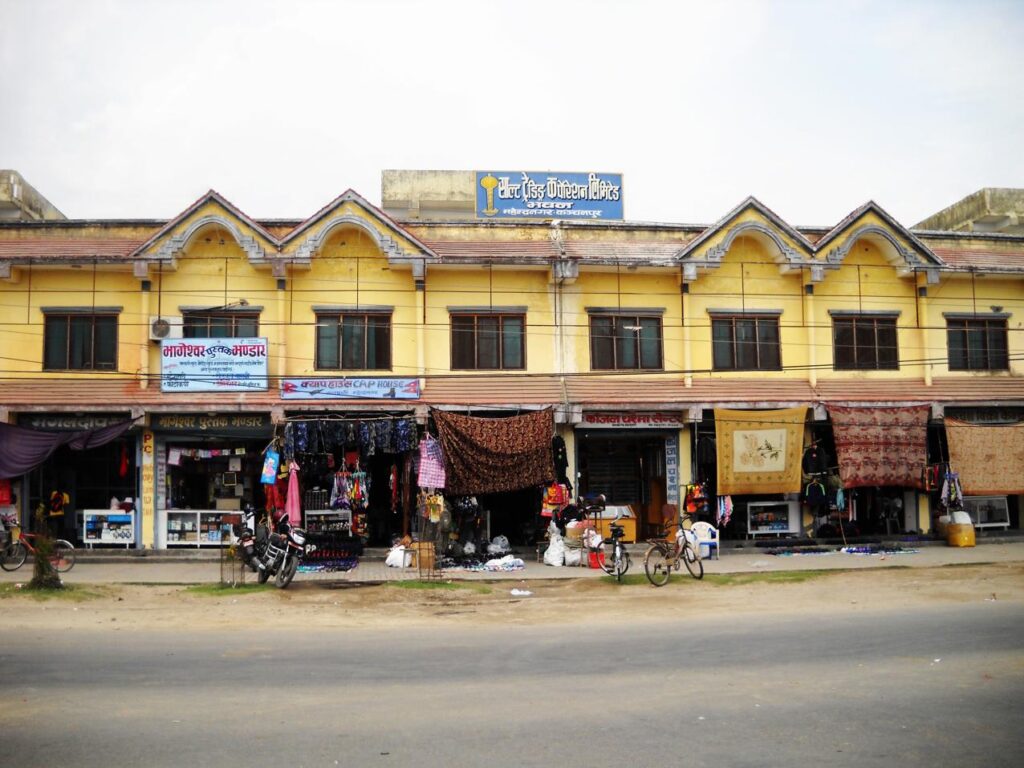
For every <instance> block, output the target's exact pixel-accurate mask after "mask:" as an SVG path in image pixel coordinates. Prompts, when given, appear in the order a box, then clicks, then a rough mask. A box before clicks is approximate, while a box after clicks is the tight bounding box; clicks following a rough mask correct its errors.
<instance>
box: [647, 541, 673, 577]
mask: <svg viewBox="0 0 1024 768" xmlns="http://www.w3.org/2000/svg"><path fill="white" fill-rule="evenodd" d="M644 573H646V574H647V580H648V581H649V582H651V584H653V585H654V586H656V587H663V586H665V585H666V584H668V578H669V576H671V575H672V561H671V560H670V559H669V557H668V549H667V548H666V547H665V545H664V544H652V545H651V547H650V549H648V550H647V554H645V555H644Z"/></svg>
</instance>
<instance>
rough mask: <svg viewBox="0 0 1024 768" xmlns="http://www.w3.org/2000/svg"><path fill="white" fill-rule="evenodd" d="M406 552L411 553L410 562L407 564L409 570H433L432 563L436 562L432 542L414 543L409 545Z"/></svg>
mask: <svg viewBox="0 0 1024 768" xmlns="http://www.w3.org/2000/svg"><path fill="white" fill-rule="evenodd" d="M407 551H409V552H411V553H412V561H411V562H410V563H409V567H410V568H419V569H421V570H424V571H432V570H434V563H435V562H436V557H435V553H434V542H432V541H414V542H413V543H412V544H410V545H409V547H408V550H407Z"/></svg>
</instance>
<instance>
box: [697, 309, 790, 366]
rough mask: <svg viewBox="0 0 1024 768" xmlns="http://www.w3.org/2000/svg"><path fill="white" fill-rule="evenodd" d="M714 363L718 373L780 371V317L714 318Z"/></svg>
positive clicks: (720, 316)
mask: <svg viewBox="0 0 1024 768" xmlns="http://www.w3.org/2000/svg"><path fill="white" fill-rule="evenodd" d="M711 348H712V360H713V365H714V369H715V370H716V371H778V370H781V369H782V355H781V353H780V350H779V318H778V317H774V316H767V315H765V316H751V315H729V316H725V315H719V316H715V317H712V318H711Z"/></svg>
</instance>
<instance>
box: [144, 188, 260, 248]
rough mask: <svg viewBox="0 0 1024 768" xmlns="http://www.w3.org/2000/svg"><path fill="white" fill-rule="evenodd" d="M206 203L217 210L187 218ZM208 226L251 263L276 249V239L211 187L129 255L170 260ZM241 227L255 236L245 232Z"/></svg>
mask: <svg viewBox="0 0 1024 768" xmlns="http://www.w3.org/2000/svg"><path fill="white" fill-rule="evenodd" d="M208 203H214V204H215V206H216V208H219V209H220V210H219V211H216V212H210V213H206V214H204V215H202V216H198V217H196V218H195V219H193V220H191V221H189V219H190V217H192V216H195V214H196V213H197V212H198V211H200V210H201V209H202V208H203V207H204V206H206V205H207V204H208ZM184 222H188V226H187V227H186V228H185V229H184V230H182V231H180V232H178V233H177V234H171V233H173V232H174V231H175V230H176V229H178V228H179V227H180V226H181V225H182V224H183V223H184ZM239 225H242V226H239ZM210 226H218V227H221V228H223V229H225V230H227V232H228V233H230V235H231V236H232V237H233V238H234V239H235V242H237V243H238V245H239V247H240V248H241V249H242V250H243V251H244V252H245V254H246V256H247V257H248V258H249V261H250V262H251V263H252V264H267V263H269V256H268V251H270V252H271V253H276V251H277V240H276V239H275V238H274V236H273V235H271V234H270V233H269V232H267V231H266V230H265V229H264V228H263V227H262V226H260V225H259V224H258V223H257V222H255V221H253V220H252V219H251V218H249V217H248V216H246V215H245V214H244V213H242V211H240V210H239V209H238V208H237V207H235V206H234V205H232V204H231V203H230V202H228V201H227V200H226V199H224V198H223V197H222V196H221V195H220V194H218V193H217V192H215V191H214V190H212V189H211V190H210V191H209V192H207V193H206V194H205V195H203V196H202V197H200V198H199V199H198V200H196V201H195V202H194V203H193V204H192V205H190V206H189V207H188V208H186V209H185V210H184V211H182V212H181V213H180V214H178V216H176V217H175V218H173V219H172V220H171V221H169V222H167V223H166V224H165V225H164V226H163V227H161V228H160V229H159V230H158V231H157V232H156V233H155V234H154V235H153V236H152V237H150V238H149V239H148V240H147V241H146V242H144V243H143V244H142V245H140V246H139V247H138V248H136V249H135V250H134V251H133V252H132V253H131V254H130V255H131V257H132V258H149V259H152V260H155V261H167V262H173V261H174V260H175V259H176V258H177V257H178V256H180V255H181V253H182V252H183V251H184V250H185V248H187V247H188V245H189V243H190V242H192V240H193V238H195V237H196V235H198V234H199V233H200V232H201V231H202V230H204V229H206V228H208V227H210ZM243 227H244V228H245V229H248V230H250V231H251V232H253V233H255V235H251V234H248V233H247V232H245V231H244V230H243Z"/></svg>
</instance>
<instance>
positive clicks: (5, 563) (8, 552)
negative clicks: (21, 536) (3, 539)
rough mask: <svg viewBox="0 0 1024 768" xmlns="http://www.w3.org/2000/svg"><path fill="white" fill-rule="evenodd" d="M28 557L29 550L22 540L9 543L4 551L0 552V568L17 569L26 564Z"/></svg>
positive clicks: (6, 569)
mask: <svg viewBox="0 0 1024 768" xmlns="http://www.w3.org/2000/svg"><path fill="white" fill-rule="evenodd" d="M27 557H28V552H26V551H25V545H24V544H22V543H21V542H20V541H16V542H14V543H13V544H9V545H7V547H5V548H4V551H3V552H2V553H0V568H3V569H4V570H5V571H16V570H18V569H19V568H21V566H23V565H24V564H25V558H27Z"/></svg>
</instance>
